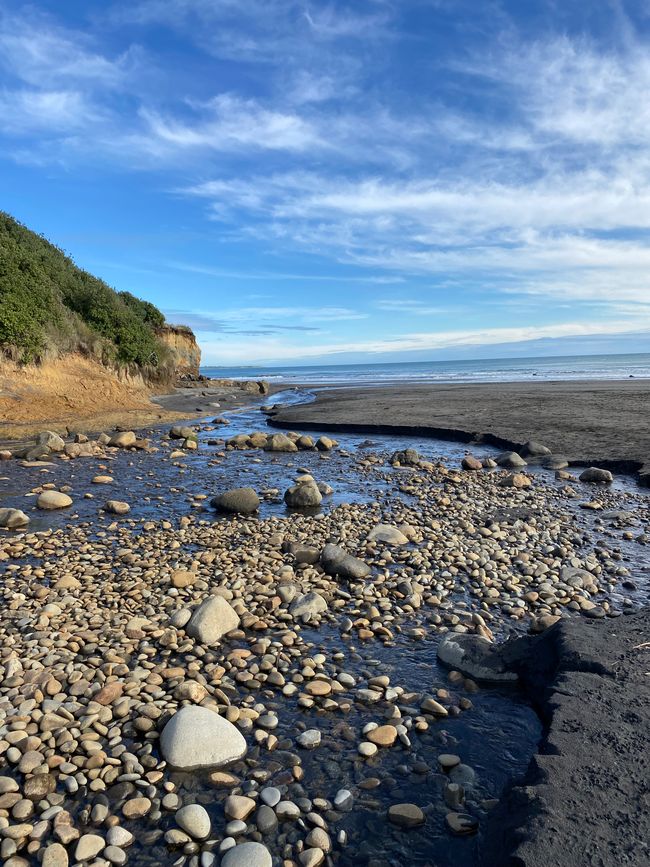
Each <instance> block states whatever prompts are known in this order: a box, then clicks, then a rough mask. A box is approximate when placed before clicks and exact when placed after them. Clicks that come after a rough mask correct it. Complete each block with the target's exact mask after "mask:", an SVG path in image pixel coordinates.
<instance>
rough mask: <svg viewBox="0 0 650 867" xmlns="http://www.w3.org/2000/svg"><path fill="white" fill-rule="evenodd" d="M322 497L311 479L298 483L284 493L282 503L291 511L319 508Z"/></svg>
mask: <svg viewBox="0 0 650 867" xmlns="http://www.w3.org/2000/svg"><path fill="white" fill-rule="evenodd" d="M322 500H323V495H322V494H321V492H320V490H319V489H318V485H317V484H316V482H315V481H314V480H313V479H310V480H309V481H304V482H298V484H297V485H293V487H291V488H289V489H288V490H287V491H285V494H284V502H285V503H286V504H287V506H289V508H291V509H306V508H311V507H314V506H320V504H321V502H322Z"/></svg>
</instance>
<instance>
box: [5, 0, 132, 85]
mask: <svg viewBox="0 0 650 867" xmlns="http://www.w3.org/2000/svg"><path fill="white" fill-rule="evenodd" d="M136 54H137V51H136V50H135V49H133V48H131V49H129V50H127V51H125V52H123V53H122V54H120V55H118V56H117V57H116V58H115V59H111V58H108V57H106V56H105V55H103V54H102V53H101V52H98V51H95V50H93V48H92V47H91V45H90V40H89V39H88V38H87V37H85V36H84V35H83V34H81V33H78V32H73V31H66V30H64V29H63V28H60V27H57V26H56V25H55V24H53V23H52V22H51V21H50V20H49V19H47V18H46V17H45V16H42V15H40V14H38V13H36V12H34V11H33V10H32V12H31V14H30V17H29V18H27V17H21V16H17V15H10V14H4V15H1V16H0V66H2V67H4V68H5V69H6V70H8V71H9V72H10V73H11V74H12V75H15V76H16V77H17V78H19V79H21V80H22V81H24V82H26V83H27V84H31V85H33V86H34V87H43V86H46V87H54V86H56V85H65V84H66V83H69V82H77V83H78V82H85V83H86V84H89V85H101V86H104V87H106V86H109V87H115V86H118V85H121V84H123V82H124V80H125V78H126V76H127V75H128V72H129V68H130V67H131V66H132V64H133V63H134V62H136V59H137V58H136V56H135V55H136Z"/></svg>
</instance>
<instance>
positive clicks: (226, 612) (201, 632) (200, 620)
mask: <svg viewBox="0 0 650 867" xmlns="http://www.w3.org/2000/svg"><path fill="white" fill-rule="evenodd" d="M238 626H239V615H238V614H237V612H236V611H235V609H234V608H233V607H232V606H231V605H229V603H228V602H227V601H226V600H225V599H224V598H223V597H222V596H208V598H207V599H204V600H203V602H202V603H201V604H200V605H199V607H198V608H197V609H196V611H195V612H194V614H192V616H191V617H190V620H189V623H188V624H187V626H186V627H185V631H186V632H187V634H188V635H190V636H191V637H192V638H196V640H197V641H200V642H201V644H216V643H217V642H218V641H219V639H220V638H221V637H222V636H223V635H225V634H226V632H230V630H231V629H236V628H237V627H238Z"/></svg>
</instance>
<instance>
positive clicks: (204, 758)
mask: <svg viewBox="0 0 650 867" xmlns="http://www.w3.org/2000/svg"><path fill="white" fill-rule="evenodd" d="M160 749H161V751H162V755H163V758H164V759H165V761H166V762H167V763H168V764H169V765H171V766H172V767H173V768H178V769H179V770H182V771H194V770H197V769H199V768H218V767H221V766H222V765H226V764H228V763H229V762H234V761H236V760H237V759H241V758H242V756H244V755H246V749H247V747H246V741H245V739H244V737H243V735H242V733H241V732H240V731H239V729H237V728H236V727H235V726H234V725H233V724H232V723H230V722H228V720H227V719H224V718H223V717H221V716H219V714H218V713H215V712H214V711H212V710H209V709H208V708H207V707H201V706H200V705H187V706H186V707H183V708H181V709H180V710H179V711H178V712H177V713H175V714H174V716H173V717H172V718H171V719H170V720H169V722H168V723H167V725H166V726H165V728H164V729H163V731H162V734H161V736H160Z"/></svg>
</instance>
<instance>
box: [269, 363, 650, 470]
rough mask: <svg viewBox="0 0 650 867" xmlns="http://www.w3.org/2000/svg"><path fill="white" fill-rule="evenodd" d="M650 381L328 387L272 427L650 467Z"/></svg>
mask: <svg viewBox="0 0 650 867" xmlns="http://www.w3.org/2000/svg"><path fill="white" fill-rule="evenodd" d="M649 412H650V381H648V380H625V381H619V382H606V381H594V382H591V381H582V382H512V383H494V384H480V385H476V384H463V385H408V384H404V385H390V386H378V387H365V388H345V389H324V390H323V391H320V392H318V393H317V397H316V401H315V402H314V403H309V404H304V405H301V406H294V407H290V408H287V409H282V410H280V411H279V412H277V413H276V414H274V416H273V417H272V418H271V419H270V423H271V424H272V425H273V426H277V427H284V428H291V427H301V428H303V429H307V428H309V429H319V430H331V431H339V432H343V431H349V432H356V433H370V434H371V433H374V434H380V433H396V434H397V433H398V434H402V435H408V434H415V435H418V436H427V435H428V436H434V437H439V438H448V439H457V440H460V441H464V442H468V443H469V442H483V443H488V444H491V445H497V446H503V447H504V448H516V447H518V446H520V445H522V444H523V443H524V442H526V441H527V440H530V439H534V440H537V441H539V442H542V443H543V444H544V445H546V446H548V448H550V449H551V450H552V451H553V452H555V453H558V454H563V455H566V457H567V458H568V459H569V461H570V462H571V463H576V464H594V463H596V464H600V465H603V466H611V467H612V468H613V469H619V470H628V471H640V472H643V470H642V468H643V467H644V465H645V471H646V472H648V471H649V470H650V425H648V414H649Z"/></svg>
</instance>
